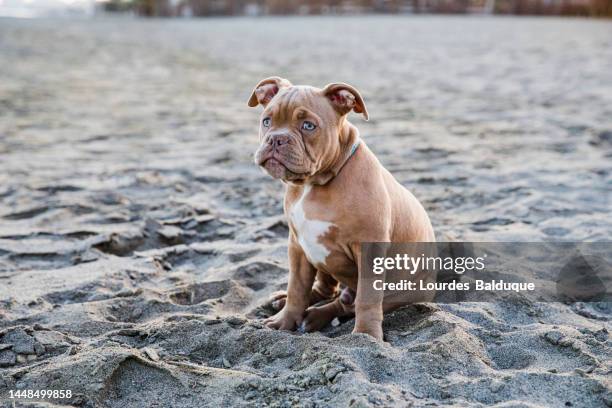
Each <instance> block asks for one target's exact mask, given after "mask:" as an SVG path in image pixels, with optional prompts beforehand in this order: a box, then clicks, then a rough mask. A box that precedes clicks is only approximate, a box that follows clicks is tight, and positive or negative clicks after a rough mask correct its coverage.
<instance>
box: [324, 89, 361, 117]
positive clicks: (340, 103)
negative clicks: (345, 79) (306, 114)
mask: <svg viewBox="0 0 612 408" xmlns="http://www.w3.org/2000/svg"><path fill="white" fill-rule="evenodd" d="M323 95H325V96H326V97H327V99H329V101H330V102H331V104H332V106H333V107H334V109H336V111H337V112H338V113H339V114H340V115H346V114H347V113H349V112H350V111H351V110H353V111H355V112H357V113H361V114H362V115H363V117H364V118H365V120H368V110H367V109H366V106H365V103H364V102H363V98H362V97H361V95H360V94H359V91H358V90H357V89H355V88H353V87H352V86H350V85H348V84H343V83H341V82H340V83H335V84H329V85H327V86H326V87H325V88H323Z"/></svg>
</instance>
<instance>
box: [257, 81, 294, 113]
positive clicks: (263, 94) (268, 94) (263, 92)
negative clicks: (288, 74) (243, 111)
mask: <svg viewBox="0 0 612 408" xmlns="http://www.w3.org/2000/svg"><path fill="white" fill-rule="evenodd" d="M292 85H293V84H292V83H291V82H289V80H288V79H285V78H281V77H270V78H266V79H262V80H261V81H259V83H258V84H257V85H256V86H255V89H253V93H251V97H250V98H249V106H250V107H251V108H253V107H255V106H257V105H259V104H262V105H263V106H264V107H265V106H266V105H267V104H268V103H269V102H270V101H271V100H272V98H274V96H275V95H276V94H277V93H278V91H279V89H281V88H288V87H290V86H292Z"/></svg>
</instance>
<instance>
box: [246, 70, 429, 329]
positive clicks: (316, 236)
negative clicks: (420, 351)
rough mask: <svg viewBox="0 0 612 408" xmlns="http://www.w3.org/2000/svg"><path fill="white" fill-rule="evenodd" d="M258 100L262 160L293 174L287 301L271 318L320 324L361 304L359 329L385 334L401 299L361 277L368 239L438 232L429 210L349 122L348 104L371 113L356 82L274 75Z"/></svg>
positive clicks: (259, 89)
mask: <svg viewBox="0 0 612 408" xmlns="http://www.w3.org/2000/svg"><path fill="white" fill-rule="evenodd" d="M257 105H263V107H264V111H263V113H262V115H261V121H260V127H259V136H260V140H261V146H260V147H259V149H258V150H257V152H256V153H255V163H256V164H257V165H259V166H261V167H262V168H263V169H264V170H265V171H266V172H267V173H268V174H270V175H271V176H272V177H274V178H277V179H280V180H282V181H283V182H285V183H286V185H287V189H286V194H285V201H284V211H285V215H286V217H287V219H288V222H289V230H290V231H289V284H288V288H287V298H286V302H285V305H284V307H283V308H282V310H281V311H279V312H278V313H277V314H276V315H274V316H272V317H270V318H269V319H267V320H266V321H265V323H266V325H267V326H268V327H271V328H275V329H284V330H294V329H296V328H297V327H299V326H300V325H301V326H302V328H303V329H305V330H306V331H312V330H317V329H320V328H322V327H323V326H325V325H326V324H328V323H329V322H330V321H331V320H332V319H333V318H334V317H335V316H345V315H350V314H352V313H355V328H354V330H353V332H354V333H368V334H370V335H372V336H374V337H375V338H376V339H379V340H381V339H382V336H383V333H382V319H383V311H387V310H390V309H391V308H393V307H397V305H391V304H385V302H384V299H383V294H382V293H381V294H380V296H379V297H376V298H375V299H374V300H373V299H372V296H370V295H366V291H367V290H368V288H366V286H367V285H363V284H362V285H358V278H359V276H360V265H359V264H360V262H359V260H360V256H361V245H360V243H362V242H389V241H393V242H430V241H434V240H435V238H434V233H433V229H432V226H431V223H430V221H429V218H428V216H427V214H426V212H425V210H424V209H423V207H422V205H421V204H420V203H419V202H418V200H417V199H416V198H415V197H414V196H413V195H412V194H411V193H410V192H409V191H408V190H406V189H405V188H404V187H403V186H401V185H400V184H399V183H398V182H397V181H396V180H395V178H393V176H392V175H391V174H390V173H389V172H388V171H387V170H386V169H385V168H384V167H383V166H382V165H381V164H380V162H379V161H378V159H377V158H376V157H375V156H374V154H373V153H372V152H371V151H370V149H368V147H367V146H366V145H365V143H364V142H363V141H362V140H361V139H360V138H359V132H358V130H357V128H356V127H355V126H353V125H352V124H351V123H349V122H348V120H347V114H348V113H349V112H350V111H355V112H357V113H360V114H362V115H363V116H364V118H365V119H366V120H367V119H368V112H367V110H366V107H365V104H364V102H363V99H362V97H361V95H360V94H359V92H358V91H357V90H356V89H355V88H353V87H351V86H350V85H347V84H342V83H335V84H330V85H327V86H326V87H325V88H323V89H318V88H313V87H310V86H294V85H292V84H291V83H290V82H289V81H287V80H286V79H283V78H279V77H271V78H267V79H264V80H263V81H261V82H260V83H259V84H257V86H256V87H255V89H254V91H253V93H252V95H251V97H250V99H249V106H251V107H254V106H257ZM339 282H340V283H342V284H344V285H345V286H346V287H347V288H350V290H345V291H343V293H342V295H341V296H339V297H337V298H336V299H334V300H332V301H331V302H330V303H328V304H326V305H324V306H319V307H310V308H309V306H310V305H312V304H313V303H315V302H317V301H319V300H321V299H326V298H330V299H331V298H333V297H334V294H335V293H336V289H337V286H338V283H339ZM355 295H356V296H355ZM366 299H367V300H366ZM420 300H422V299H420ZM425 300H427V299H425ZM353 301H354V302H353Z"/></svg>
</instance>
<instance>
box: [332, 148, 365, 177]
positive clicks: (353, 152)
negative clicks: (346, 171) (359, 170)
mask: <svg viewBox="0 0 612 408" xmlns="http://www.w3.org/2000/svg"><path fill="white" fill-rule="evenodd" d="M360 143H361V140H359V139H358V140H357V141H356V142H355V143H353V145H352V146H351V152H350V153H349V155H348V157H347V158H346V160H344V163H342V166H340V168H339V169H338V171H337V172H336V174H335V176H337V175H338V174H340V172H341V171H342V168H343V167H344V166H346V163H348V161H349V160H351V157H353V155H354V154H355V152H356V151H357V148H358V147H359V144H360Z"/></svg>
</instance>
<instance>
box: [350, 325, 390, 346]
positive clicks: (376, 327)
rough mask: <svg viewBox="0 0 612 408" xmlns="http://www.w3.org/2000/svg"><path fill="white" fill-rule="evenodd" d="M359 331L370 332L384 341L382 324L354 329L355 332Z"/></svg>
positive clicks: (377, 338)
mask: <svg viewBox="0 0 612 408" xmlns="http://www.w3.org/2000/svg"><path fill="white" fill-rule="evenodd" d="M357 333H365V334H369V335H370V336H372V337H374V338H375V339H376V340H377V341H379V342H382V341H383V330H382V325H372V326H369V327H355V328H354V329H353V334H357Z"/></svg>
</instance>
